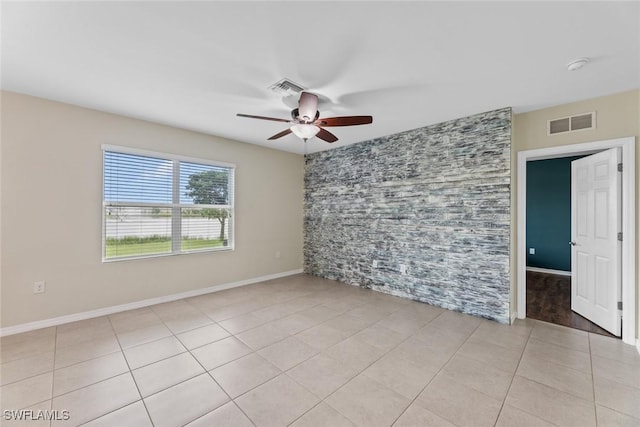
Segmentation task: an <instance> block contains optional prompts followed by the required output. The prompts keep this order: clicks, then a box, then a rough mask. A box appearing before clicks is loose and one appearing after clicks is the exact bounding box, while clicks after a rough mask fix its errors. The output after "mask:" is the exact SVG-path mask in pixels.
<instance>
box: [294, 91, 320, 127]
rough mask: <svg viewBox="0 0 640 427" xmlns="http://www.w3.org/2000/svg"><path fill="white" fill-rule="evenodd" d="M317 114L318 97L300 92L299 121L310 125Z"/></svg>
mask: <svg viewBox="0 0 640 427" xmlns="http://www.w3.org/2000/svg"><path fill="white" fill-rule="evenodd" d="M316 114H318V97H317V96H316V95H314V94H312V93H309V92H302V93H301V94H300V100H299V101H298V115H299V120H300V121H301V122H303V123H311V122H312V121H314V120H315V119H316Z"/></svg>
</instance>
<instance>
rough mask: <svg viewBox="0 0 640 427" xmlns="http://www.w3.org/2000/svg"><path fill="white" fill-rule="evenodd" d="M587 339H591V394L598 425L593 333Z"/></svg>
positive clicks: (594, 415)
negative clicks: (592, 344) (592, 346)
mask: <svg viewBox="0 0 640 427" xmlns="http://www.w3.org/2000/svg"><path fill="white" fill-rule="evenodd" d="M587 340H588V341H589V368H591V393H592V394H591V396H592V397H593V417H594V419H595V421H596V427H597V426H598V424H599V422H598V410H597V406H598V405H597V403H596V375H595V372H593V354H592V352H591V333H588V334H587Z"/></svg>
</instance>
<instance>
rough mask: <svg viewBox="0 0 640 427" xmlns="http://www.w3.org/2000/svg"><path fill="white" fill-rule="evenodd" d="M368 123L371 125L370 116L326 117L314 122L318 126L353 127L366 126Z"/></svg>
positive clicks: (371, 119)
mask: <svg viewBox="0 0 640 427" xmlns="http://www.w3.org/2000/svg"><path fill="white" fill-rule="evenodd" d="M369 123H373V117H371V116H344V117H327V118H324V119H318V120H316V122H315V124H316V125H318V126H354V125H368V124H369Z"/></svg>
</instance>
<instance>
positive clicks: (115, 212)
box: [102, 146, 235, 261]
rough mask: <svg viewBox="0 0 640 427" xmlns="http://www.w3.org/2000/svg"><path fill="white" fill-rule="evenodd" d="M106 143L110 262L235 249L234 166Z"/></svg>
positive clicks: (105, 214)
mask: <svg viewBox="0 0 640 427" xmlns="http://www.w3.org/2000/svg"><path fill="white" fill-rule="evenodd" d="M102 148H103V174H104V175H103V217H104V219H103V239H102V240H103V250H102V258H103V260H104V261H110V260H118V259H129V258H140V257H149V256H159V255H171V254H181V253H190V252H196V251H213V250H224V249H233V218H234V216H233V180H234V171H235V166H234V165H229V164H223V163H217V162H210V161H207V160H200V159H187V158H183V157H177V156H171V155H167V154H159V153H151V152H146V151H140V150H132V149H127V148H123V147H113V146H103V147H102Z"/></svg>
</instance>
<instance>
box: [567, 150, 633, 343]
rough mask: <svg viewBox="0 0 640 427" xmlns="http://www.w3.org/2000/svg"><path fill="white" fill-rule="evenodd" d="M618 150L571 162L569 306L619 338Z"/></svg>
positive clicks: (620, 188)
mask: <svg viewBox="0 0 640 427" xmlns="http://www.w3.org/2000/svg"><path fill="white" fill-rule="evenodd" d="M620 159H621V153H620V149H619V148H613V149H610V150H606V151H603V152H600V153H598V154H594V155H591V156H588V157H583V158H582V159H578V160H575V161H573V162H571V236H572V240H571V242H570V244H571V245H572V251H571V310H573V311H575V312H576V313H578V314H580V315H581V316H583V317H586V318H587V319H589V320H591V321H592V322H593V323H595V324H597V325H599V326H601V327H602V328H604V329H606V330H607V331H609V332H611V333H612V334H614V335H616V336H620V329H621V312H620V311H619V310H618V301H620V296H621V289H622V286H621V284H622V277H621V273H622V271H621V270H622V269H621V251H622V242H620V241H619V240H618V232H620V231H621V230H622V227H621V223H622V221H621V211H622V203H621V202H622V191H621V190H622V174H621V173H620V172H618V164H619V163H621V160H620Z"/></svg>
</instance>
